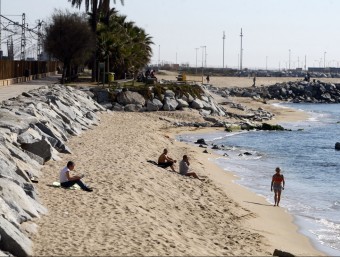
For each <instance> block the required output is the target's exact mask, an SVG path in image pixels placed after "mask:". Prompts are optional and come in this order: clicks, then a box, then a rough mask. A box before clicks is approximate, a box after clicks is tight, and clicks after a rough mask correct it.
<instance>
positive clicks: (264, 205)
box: [244, 201, 273, 206]
mask: <svg viewBox="0 0 340 257" xmlns="http://www.w3.org/2000/svg"><path fill="white" fill-rule="evenodd" d="M244 202H245V203H251V204H256V205H263V206H273V205H272V204H264V203H255V202H249V201H244Z"/></svg>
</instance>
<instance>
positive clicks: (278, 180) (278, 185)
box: [271, 167, 285, 206]
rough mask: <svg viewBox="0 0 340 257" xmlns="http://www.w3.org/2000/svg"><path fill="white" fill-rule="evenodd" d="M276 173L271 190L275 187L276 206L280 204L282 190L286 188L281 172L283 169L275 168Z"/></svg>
mask: <svg viewBox="0 0 340 257" xmlns="http://www.w3.org/2000/svg"><path fill="white" fill-rule="evenodd" d="M275 171H276V173H275V174H274V175H273V178H272V184H271V191H273V189H274V201H275V203H274V206H279V203H280V198H281V191H282V190H284V186H285V179H284V177H283V175H282V174H280V171H281V169H280V168H279V167H277V168H276V169H275Z"/></svg>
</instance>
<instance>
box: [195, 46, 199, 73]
mask: <svg viewBox="0 0 340 257" xmlns="http://www.w3.org/2000/svg"><path fill="white" fill-rule="evenodd" d="M198 49H199V48H198V47H197V48H195V50H196V74H197V51H198Z"/></svg>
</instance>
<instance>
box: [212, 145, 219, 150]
mask: <svg viewBox="0 0 340 257" xmlns="http://www.w3.org/2000/svg"><path fill="white" fill-rule="evenodd" d="M211 149H214V150H220V149H221V148H220V147H219V146H218V145H214V146H213V147H212V148H211Z"/></svg>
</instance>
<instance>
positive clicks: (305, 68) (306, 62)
mask: <svg viewBox="0 0 340 257" xmlns="http://www.w3.org/2000/svg"><path fill="white" fill-rule="evenodd" d="M305 70H307V55H305Z"/></svg>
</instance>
